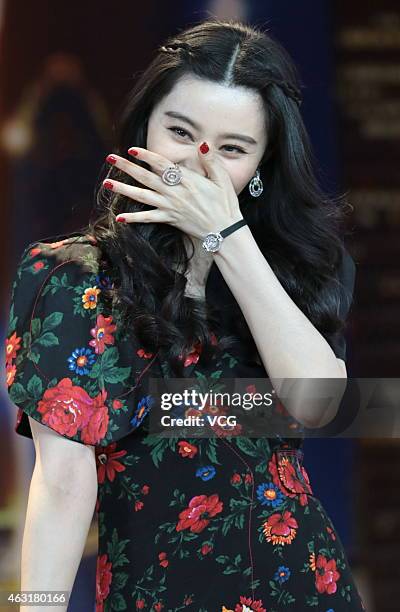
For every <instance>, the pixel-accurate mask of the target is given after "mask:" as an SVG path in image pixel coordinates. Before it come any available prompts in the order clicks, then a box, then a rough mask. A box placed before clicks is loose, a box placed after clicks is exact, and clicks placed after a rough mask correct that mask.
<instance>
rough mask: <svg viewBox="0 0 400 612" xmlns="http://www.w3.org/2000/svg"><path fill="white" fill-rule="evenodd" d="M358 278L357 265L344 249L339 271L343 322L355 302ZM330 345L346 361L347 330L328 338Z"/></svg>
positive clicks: (340, 306)
mask: <svg viewBox="0 0 400 612" xmlns="http://www.w3.org/2000/svg"><path fill="white" fill-rule="evenodd" d="M355 277H356V265H355V263H354V260H353V258H352V257H351V255H350V254H349V253H348V251H347V250H346V249H345V248H343V254H342V259H341V263H340V265H339V269H338V281H339V294H340V298H339V303H338V315H339V317H340V318H341V319H343V321H345V322H346V320H347V318H348V315H349V311H350V308H351V305H352V302H353V294H354V284H355ZM327 341H328V342H329V345H330V346H331V347H332V350H333V352H334V353H335V355H336V357H338V358H339V359H343V361H345V360H346V337H345V330H342V331H341V332H338V333H337V334H332V335H330V336H329V337H327Z"/></svg>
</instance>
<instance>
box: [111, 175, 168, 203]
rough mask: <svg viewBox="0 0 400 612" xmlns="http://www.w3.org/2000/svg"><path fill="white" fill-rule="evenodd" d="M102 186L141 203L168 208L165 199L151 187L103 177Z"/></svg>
mask: <svg viewBox="0 0 400 612" xmlns="http://www.w3.org/2000/svg"><path fill="white" fill-rule="evenodd" d="M103 187H105V189H109V190H110V191H114V192H116V193H120V194H121V195H124V196H127V197H128V198H131V199H132V200H139V202H142V203H143V204H149V205H150V206H157V207H160V208H165V209H168V202H167V200H166V199H165V198H164V197H162V196H161V195H160V194H158V193H156V192H155V191H152V190H151V189H142V188H141V187H135V186H134V185H127V184H126V183H121V182H120V181H115V180H111V179H105V180H104V181H103Z"/></svg>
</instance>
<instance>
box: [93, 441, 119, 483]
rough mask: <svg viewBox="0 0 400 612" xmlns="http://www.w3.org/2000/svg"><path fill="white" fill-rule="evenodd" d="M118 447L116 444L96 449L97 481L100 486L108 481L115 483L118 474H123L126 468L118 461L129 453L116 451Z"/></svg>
mask: <svg viewBox="0 0 400 612" xmlns="http://www.w3.org/2000/svg"><path fill="white" fill-rule="evenodd" d="M116 446H117V443H116V442H113V443H112V444H109V445H108V446H105V447H104V448H96V449H95V450H96V459H97V480H98V482H99V483H100V484H103V482H104V481H105V479H106V476H107V479H108V480H109V481H110V482H113V481H114V478H115V473H116V472H123V471H124V470H125V469H126V468H125V466H124V465H123V464H122V463H120V462H119V461H117V459H120V458H121V457H124V456H125V455H126V453H127V451H126V450H120V451H115V448H116Z"/></svg>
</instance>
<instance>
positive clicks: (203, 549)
mask: <svg viewBox="0 0 400 612" xmlns="http://www.w3.org/2000/svg"><path fill="white" fill-rule="evenodd" d="M212 550H213V547H212V546H210V544H203V546H202V547H201V548H200V552H201V554H202V555H208V553H209V552H211V551H212Z"/></svg>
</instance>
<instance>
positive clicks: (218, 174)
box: [197, 143, 228, 187]
mask: <svg viewBox="0 0 400 612" xmlns="http://www.w3.org/2000/svg"><path fill="white" fill-rule="evenodd" d="M203 145H204V143H203ZM203 145H201V146H200V147H198V148H197V153H198V156H199V158H200V160H201V164H202V166H203V168H204V169H205V171H206V172H207V176H208V178H209V179H210V180H212V181H213V182H214V183H216V184H217V185H218V186H219V187H224V185H225V184H226V178H227V174H228V172H227V170H226V169H225V167H224V166H223V165H222V164H221V163H220V161H219V160H218V159H217V158H216V156H215V155H214V152H213V150H212V149H210V148H209V149H208V151H207V152H206V153H202V151H204V150H205V148H204V147H203Z"/></svg>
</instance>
